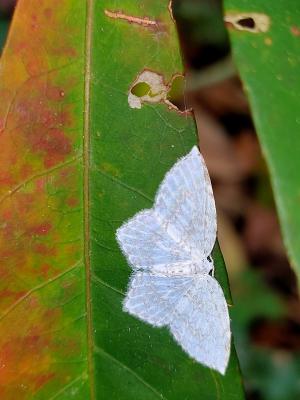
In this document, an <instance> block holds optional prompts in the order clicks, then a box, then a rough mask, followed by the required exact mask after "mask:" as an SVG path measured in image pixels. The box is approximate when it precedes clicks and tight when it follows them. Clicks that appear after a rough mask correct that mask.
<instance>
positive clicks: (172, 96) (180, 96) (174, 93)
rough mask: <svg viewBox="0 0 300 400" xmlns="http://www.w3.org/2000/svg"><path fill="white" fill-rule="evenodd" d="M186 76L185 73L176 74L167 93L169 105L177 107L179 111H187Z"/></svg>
mask: <svg viewBox="0 0 300 400" xmlns="http://www.w3.org/2000/svg"><path fill="white" fill-rule="evenodd" d="M184 94H185V77H184V76H183V75H175V76H174V77H173V79H172V80H171V82H170V85H169V90H168V93H167V98H166V99H167V103H168V105H169V106H171V107H174V108H176V109H177V110H178V111H181V112H184V111H187V106H186V103H185V95H184Z"/></svg>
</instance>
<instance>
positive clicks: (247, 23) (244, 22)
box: [237, 17, 255, 29]
mask: <svg viewBox="0 0 300 400" xmlns="http://www.w3.org/2000/svg"><path fill="white" fill-rule="evenodd" d="M237 23H238V24H239V25H240V26H242V27H243V28H248V29H255V21H254V19H253V18H250V17H249V18H241V19H239V20H238V21H237Z"/></svg>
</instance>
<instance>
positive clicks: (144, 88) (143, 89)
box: [131, 82, 151, 97]
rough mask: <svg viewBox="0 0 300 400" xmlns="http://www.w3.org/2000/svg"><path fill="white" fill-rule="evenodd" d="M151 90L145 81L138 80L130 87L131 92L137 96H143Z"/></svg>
mask: <svg viewBox="0 0 300 400" xmlns="http://www.w3.org/2000/svg"><path fill="white" fill-rule="evenodd" d="M150 90H151V87H150V85H148V83H146V82H139V83H137V84H136V85H134V86H133V87H132V88H131V93H132V94H134V95H135V96H137V97H144V96H146V95H147V94H149V92H150Z"/></svg>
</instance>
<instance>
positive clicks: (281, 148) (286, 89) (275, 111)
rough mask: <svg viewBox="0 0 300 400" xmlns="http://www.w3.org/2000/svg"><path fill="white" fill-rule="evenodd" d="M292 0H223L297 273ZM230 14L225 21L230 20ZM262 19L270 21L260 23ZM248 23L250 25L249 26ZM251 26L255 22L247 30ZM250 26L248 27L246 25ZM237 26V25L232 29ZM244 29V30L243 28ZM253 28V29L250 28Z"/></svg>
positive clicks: (299, 37)
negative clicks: (235, 21)
mask: <svg viewBox="0 0 300 400" xmlns="http://www.w3.org/2000/svg"><path fill="white" fill-rule="evenodd" d="M298 6H299V3H298V2H297V0H291V1H289V2H286V1H284V0H278V1H275V2H272V1H265V2H261V1H258V0H254V1H249V0H225V10H226V11H225V14H226V15H227V17H226V18H227V19H228V15H229V17H230V18H231V19H232V17H235V18H236V19H237V22H238V18H239V14H244V15H242V17H241V18H240V19H243V20H244V21H242V22H241V23H242V25H243V24H244V25H245V20H246V18H247V14H249V13H256V14H258V15H254V16H253V15H250V16H249V18H250V20H248V23H246V25H248V27H247V26H246V27H243V26H241V25H238V26H232V25H230V24H229V32H230V36H231V41H232V47H233V53H234V57H235V61H236V64H237V67H238V69H239V72H240V74H241V78H242V80H243V83H244V87H245V89H246V91H247V93H248V95H249V100H250V104H251V107H252V111H253V115H254V120H255V124H256V127H257V133H258V136H259V139H260V142H261V146H262V150H263V153H264V155H265V157H266V160H267V163H268V166H269V170H270V174H271V179H272V184H273V190H274V194H275V199H276V203H277V207H278V212H279V217H280V221H281V226H282V231H283V236H284V241H285V244H286V247H287V250H288V253H289V257H290V261H291V264H292V266H293V267H294V269H295V272H296V274H297V276H298V279H299V277H300V212H299V205H300V186H299V171H300V158H299V149H300V109H299V91H300V81H299V74H300V64H299V54H300V11H299V7H298ZM230 18H229V19H230ZM264 21H265V22H266V21H269V23H267V24H265V22H264ZM249 24H250V25H249ZM251 25H252V26H253V25H255V26H254V28H253V27H252V28H251ZM249 27H250V28H249ZM237 28H239V29H237ZM245 29H246V30H245ZM255 30H258V32H255Z"/></svg>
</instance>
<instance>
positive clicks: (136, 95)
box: [128, 70, 168, 108]
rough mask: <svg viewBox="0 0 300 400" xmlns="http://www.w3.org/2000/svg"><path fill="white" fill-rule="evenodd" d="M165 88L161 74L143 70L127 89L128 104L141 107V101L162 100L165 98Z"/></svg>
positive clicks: (157, 101) (154, 101) (152, 101)
mask: <svg viewBox="0 0 300 400" xmlns="http://www.w3.org/2000/svg"><path fill="white" fill-rule="evenodd" d="M167 89H168V87H167V86H166V85H165V83H164V79H163V76H162V75H160V74H158V73H157V72H154V71H150V70H144V71H142V72H141V73H140V74H139V75H138V76H137V78H136V79H135V81H134V82H133V84H132V86H131V88H130V90H129V94H128V104H129V106H130V107H131V108H142V104H143V103H159V102H162V101H164V100H165V97H166V92H167Z"/></svg>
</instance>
